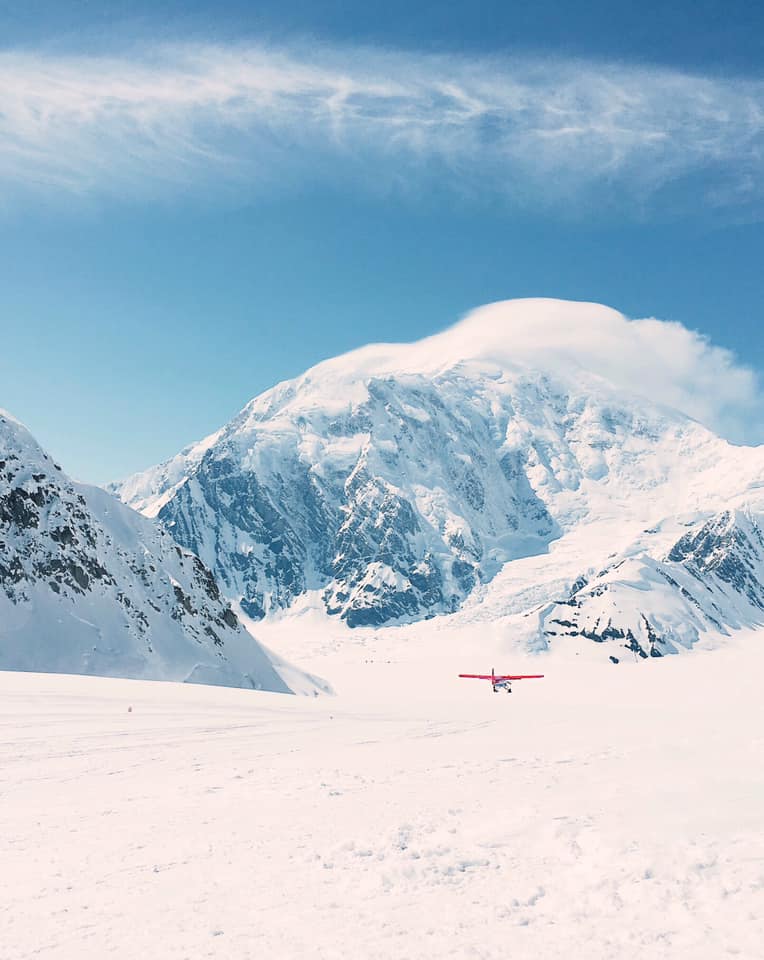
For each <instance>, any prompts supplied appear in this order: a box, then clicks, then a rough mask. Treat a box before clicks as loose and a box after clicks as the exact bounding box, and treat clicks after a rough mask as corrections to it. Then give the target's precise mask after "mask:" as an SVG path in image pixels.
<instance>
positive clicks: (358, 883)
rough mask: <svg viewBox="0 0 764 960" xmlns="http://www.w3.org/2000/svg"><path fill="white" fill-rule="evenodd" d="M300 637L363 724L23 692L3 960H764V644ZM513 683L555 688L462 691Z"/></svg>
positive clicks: (239, 704) (8, 834) (268, 711)
mask: <svg viewBox="0 0 764 960" xmlns="http://www.w3.org/2000/svg"><path fill="white" fill-rule="evenodd" d="M274 629H275V628H274ZM282 629H283V631H286V632H283V633H282V635H281V642H282V650H283V652H284V653H286V654H287V655H289V654H291V653H292V652H293V650H294V649H295V648H296V647H297V646H300V645H302V646H303V649H306V650H307V651H308V653H309V654H310V656H309V657H308V661H307V665H308V666H309V667H310V668H311V669H315V670H317V671H318V672H320V673H322V674H323V675H325V676H329V677H330V678H331V679H332V681H333V682H334V683H335V685H336V687H337V690H338V696H337V697H336V698H327V697H321V698H317V699H306V698H303V697H283V696H278V695H276V694H268V693H263V692H255V691H245V690H236V689H225V688H214V687H189V686H188V685H181V684H171V683H151V682H140V681H125V680H115V679H100V678H83V677H62V676H51V675H34V674H12V673H5V674H0V796H1V797H2V802H0V857H1V862H2V865H3V868H2V871H0V903H2V906H3V909H2V911H1V912H0V944H2V950H0V953H1V954H2V956H3V960H30V958H32V957H41V958H49V960H56V958H60V960H71V958H72V957H77V958H79V960H83V958H94V960H95V958H98V960H101V958H104V957H107V956H108V957H114V958H125V960H134V958H135V957H139V956H147V957H156V958H162V960H173V958H178V960H180V958H197V957H213V958H214V957H218V958H221V960H222V958H226V960H228V958H231V957H236V958H248V957H251V958H260V957H274V958H279V960H289V958H295V960H297V958H300V960H305V958H317V960H318V958H321V960H334V958H348V957H357V958H363V960H367V958H368V960H403V958H409V960H426V958H427V960H441V958H447V957H452V958H480V960H493V958H496V960H504V958H506V957H508V956H511V957H513V958H528V960H531V958H533V960H536V958H540V957H541V958H544V960H555V958H564V960H569V958H571V957H582V958H586V960H606V958H607V960H622V958H623V960H627V958H628V960H631V958H640V960H644V958H650V960H660V958H671V960H677V958H681V960H720V958H723V957H735V958H737V960H758V958H760V957H761V944H762V943H764V919H763V918H764V723H763V721H764V710H763V707H762V698H761V676H762V671H763V670H764V646H763V645H762V643H761V636H760V635H757V634H755V633H743V634H737V635H735V636H734V637H733V638H731V639H728V640H725V641H724V643H723V644H720V645H718V646H717V648H716V649H711V648H710V647H708V646H707V645H704V644H702V643H701V644H700V645H699V646H696V649H695V651H694V652H693V654H692V655H691V656H686V657H670V658H663V659H661V660H658V661H656V662H653V663H651V664H650V665H649V666H646V665H645V664H644V662H643V661H640V662H636V660H632V661H629V662H624V663H621V664H619V666H617V667H615V666H613V665H611V664H609V663H603V662H601V661H600V660H597V661H594V660H591V659H590V658H589V657H588V656H587V652H591V651H592V650H593V648H594V645H592V644H590V645H588V646H585V647H583V648H579V646H574V645H572V642H571V644H570V645H568V643H567V642H566V644H563V645H561V646H560V647H559V648H558V649H557V650H556V651H555V652H554V653H547V654H543V655H539V656H536V657H522V656H520V655H519V654H517V655H514V656H512V657H510V656H507V655H505V656H503V657H501V656H500V649H499V647H498V646H495V645H492V644H491V643H487V644H485V645H484V647H482V648H481V647H477V648H476V647H475V646H474V645H472V644H470V645H469V646H467V647H465V645H464V639H463V638H460V637H458V635H455V634H453V635H451V638H450V641H448V642H445V641H444V638H442V637H441V642H439V643H437V644H436V643H430V642H429V641H428V640H426V639H425V641H423V642H422V643H420V644H418V645H417V646H416V649H414V645H413V643H409V642H408V640H407V639H406V635H405V632H399V634H398V642H397V643H396V644H391V642H390V638H389V637H387V638H385V640H384V642H379V643H378V642H375V639H374V637H373V636H372V635H371V634H369V635H368V636H366V637H365V638H364V635H363V634H361V633H356V634H355V637H356V639H355V640H354V641H353V643H352V644H351V645H348V644H346V643H344V642H343V643H338V644H337V645H336V647H335V648H333V644H332V637H331V635H330V633H329V632H325V633H324V634H323V635H320V636H315V637H313V638H311V637H307V636H301V635H300V631H299V630H297V629H296V628H295V623H294V620H292V621H291V625H286V626H283V625H282ZM331 629H334V628H331ZM326 630H327V631H329V630H330V628H329V627H327V628H326ZM289 631H292V632H291V633H289ZM269 639H270V641H271V642H272V641H273V640H275V639H276V634H275V633H274V635H273V636H272V637H270V638H269ZM411 639H412V640H413V639H414V638H411ZM311 640H312V642H307V643H306V641H311ZM464 649H472V650H473V651H474V652H473V653H472V654H471V655H467V654H465V653H463V652H462V653H461V654H460V655H457V651H458V650H461V651H464ZM579 650H580V652H579ZM491 666H495V667H496V668H497V670H512V671H514V670H518V671H520V672H525V670H526V669H527V668H528V667H529V666H530V667H532V670H531V672H534V673H536V672H539V668H541V672H543V673H545V674H546V677H545V679H544V680H534V681H525V682H522V683H518V684H516V687H515V691H514V692H513V693H512V695H511V696H507V695H506V694H496V695H494V694H492V693H491V692H490V690H489V689H487V688H486V686H484V685H483V684H482V683H481V682H479V681H467V680H459V679H457V678H456V674H457V673H458V672H459V671H460V670H465V669H467V670H470V671H472V670H477V671H479V672H482V671H483V670H486V669H488V670H490V668H491Z"/></svg>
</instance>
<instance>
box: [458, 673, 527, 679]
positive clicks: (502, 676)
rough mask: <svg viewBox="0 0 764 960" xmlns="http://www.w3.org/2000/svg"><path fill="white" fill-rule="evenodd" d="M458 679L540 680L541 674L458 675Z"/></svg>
mask: <svg viewBox="0 0 764 960" xmlns="http://www.w3.org/2000/svg"><path fill="white" fill-rule="evenodd" d="M459 676H460V677H463V678H464V679H465V680H494V681H496V680H541V679H543V676H544V674H543V673H516V674H509V673H506V674H500V673H497V674H491V673H460V674H459Z"/></svg>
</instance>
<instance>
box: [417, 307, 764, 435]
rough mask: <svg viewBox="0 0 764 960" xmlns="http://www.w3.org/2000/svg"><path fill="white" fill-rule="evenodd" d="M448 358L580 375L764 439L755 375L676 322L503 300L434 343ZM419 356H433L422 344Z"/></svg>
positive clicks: (725, 430) (723, 431)
mask: <svg viewBox="0 0 764 960" xmlns="http://www.w3.org/2000/svg"><path fill="white" fill-rule="evenodd" d="M433 339H435V340H436V341H437V340H438V339H441V342H442V343H444V344H448V349H449V351H451V352H452V353H454V354H458V353H460V352H461V353H465V354H466V355H470V356H479V357H482V358H494V359H498V360H499V361H503V362H506V363H511V362H522V363H527V364H528V365H529V366H531V367H533V368H536V369H542V370H545V369H546V370H557V371H561V372H563V373H565V374H566V375H567V376H572V377H573V378H575V377H576V375H577V374H576V372H577V371H581V372H582V373H583V372H586V373H589V374H594V375H595V376H597V377H601V378H603V379H604V380H607V381H609V382H610V383H611V384H613V385H614V386H615V387H616V388H617V390H618V391H625V392H627V393H630V394H636V395H640V396H644V397H646V398H648V399H649V400H651V401H652V402H653V403H657V404H660V405H664V406H667V407H671V408H673V409H676V410H680V411H682V412H683V413H684V414H686V415H687V416H690V417H692V418H694V419H696V420H698V421H700V422H701V423H703V424H705V425H706V426H708V427H710V428H711V429H712V430H714V431H715V432H716V433H718V434H719V435H721V436H723V437H726V438H727V439H729V440H732V441H734V442H748V443H751V442H756V443H760V442H762V441H764V435H763V434H762V428H761V424H762V422H764V417H762V414H764V397H762V392H761V385H760V383H759V380H758V378H757V375H756V374H755V372H754V371H753V370H751V369H750V368H748V367H746V366H744V365H743V364H741V363H740V362H739V360H738V359H737V358H736V357H735V355H734V354H733V353H732V352H731V351H729V350H726V349H725V348H723V347H719V346H716V345H714V344H712V343H711V342H710V341H709V340H708V338H706V337H704V336H702V335H701V334H699V333H697V332H696V331H694V330H689V329H688V328H687V327H685V326H683V325H682V324H681V323H676V322H671V321H665V320H657V319H655V318H647V319H641V320H630V319H628V318H627V317H625V316H624V315H623V314H621V313H619V312H618V311H616V310H613V309H611V308H610V307H605V306H602V305H600V304H594V303H576V302H571V301H564V300H551V299H535V300H508V301H502V302H499V303H494V304H489V305H488V306H485V307H481V308H479V309H478V310H474V311H472V313H470V314H469V315H468V316H467V317H466V318H465V319H464V320H462V321H461V323H459V324H457V325H456V326H455V327H453V328H452V329H451V330H449V331H446V332H445V333H444V334H442V335H440V338H433ZM423 348H424V349H423V353H431V352H432V353H437V349H436V347H435V344H433V343H432V342H431V343H429V344H428V342H427V341H423Z"/></svg>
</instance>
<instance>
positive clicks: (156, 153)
mask: <svg viewBox="0 0 764 960" xmlns="http://www.w3.org/2000/svg"><path fill="white" fill-rule="evenodd" d="M0 90H1V91H2V97H1V99H0V182H2V183H4V184H5V185H6V188H8V187H11V186H15V187H28V188H33V189H41V188H42V189H45V188H48V189H52V190H59V191H60V190H64V191H71V192H74V193H83V194H89V193H103V192H112V193H117V194H130V193H133V192H136V191H140V192H145V191H152V190H153V191H163V190H167V189H168V188H171V189H183V188H186V187H197V186H199V185H201V184H207V185H209V184H210V183H213V182H214V183H217V184H225V183H235V184H237V185H238V186H241V185H244V184H248V185H250V186H252V187H253V188H255V189H257V188H258V187H262V186H264V185H265V186H267V185H269V184H273V183H276V182H282V181H283V180H285V179H286V180H288V179H289V178H290V177H298V178H305V177H313V178H324V177H338V176H341V177H343V178H344V177H347V176H348V175H352V176H357V177H359V178H361V179H364V180H366V181H367V182H371V181H373V180H375V179H376V180H378V181H379V180H382V181H383V182H385V183H387V184H403V185H407V184H414V185H416V184H417V183H418V182H420V178H421V177H422V176H426V175H428V174H429V175H434V176H437V177H438V178H439V179H440V180H441V181H442V180H447V181H448V180H450V182H451V183H453V184H454V185H456V186H457V187H459V188H461V189H464V190H466V191H485V190H493V191H500V192H505V193H507V194H509V195H511V196H514V197H515V198H516V199H518V200H522V199H523V198H524V197H526V196H528V195H529V194H530V195H532V196H533V198H534V199H535V200H536V201H538V200H539V198H542V199H544V200H546V201H547V202H550V203H553V204H554V203H559V202H567V201H568V200H570V199H571V198H580V197H581V195H582V194H586V192H587V191H592V190H594V191H596V194H595V196H596V198H597V200H598V202H602V203H608V202H616V203H618V204H619V205H620V204H622V203H624V201H626V202H629V203H633V204H637V205H639V204H642V203H643V202H644V201H645V199H646V198H647V197H649V196H650V195H651V194H653V193H654V192H655V191H656V190H658V189H659V188H660V187H662V186H663V185H665V184H667V183H669V182H674V181H676V180H678V179H681V178H695V177H698V176H699V177H700V178H701V179H702V182H703V184H704V186H703V191H704V195H705V197H706V198H707V201H708V202H710V203H716V204H720V205H723V206H729V205H735V206H749V205H750V204H751V202H752V201H757V200H759V199H760V198H761V194H762V192H763V188H764V178H763V177H762V174H761V155H762V148H763V147H764V83H762V82H760V81H741V80H726V79H711V78H703V77H698V76H691V75H688V74H683V73H679V72H676V71H670V70H665V69H652V68H651V69H648V68H642V67H629V66H623V65H621V66H619V65H602V64H599V65H598V64H594V63H588V62H581V61H575V62H573V61H560V60H541V59H535V60H534V59H528V58H524V59H522V58H514V57H509V56H507V57H503V58H498V57H497V58H492V59H486V58H484V59H478V58H475V59H468V58H463V57H445V56H433V55H418V54H413V53H390V52H382V51H379V50H372V49H366V50H364V49H361V50H357V49H348V48H345V49H326V48H321V49H320V50H318V51H307V50H306V49H304V48H303V49H297V48H294V49H291V50H286V49H283V50H274V49H269V48H266V47H248V48H233V47H221V46H208V47H203V46H180V47H164V48H157V49H155V50H153V51H149V52H148V53H143V54H141V55H140V56H136V55H130V56H128V55H124V56H111V57H96V56H65V55H55V54H50V53H41V52H39V53H34V52H13V51H6V52H4V53H0Z"/></svg>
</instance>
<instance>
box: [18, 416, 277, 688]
mask: <svg viewBox="0 0 764 960" xmlns="http://www.w3.org/2000/svg"><path fill="white" fill-rule="evenodd" d="M0 669H18V670H35V671H47V672H62V673H66V672H71V673H94V674H102V675H113V676H123V677H140V678H146V679H177V680H188V681H195V682H208V683H220V684H224V685H231V686H250V687H257V688H262V689H268V690H280V691H283V692H287V687H286V685H285V684H284V682H283V681H282V680H281V678H280V676H279V675H278V673H277V672H276V671H275V670H274V668H273V666H272V664H271V662H270V660H269V659H268V657H267V655H266V654H265V652H264V651H263V650H262V648H261V647H259V645H258V644H257V643H256V642H255V641H254V640H253V639H252V638H251V637H250V636H249V635H248V634H247V633H246V631H245V630H244V629H243V627H242V626H241V624H240V623H239V621H238V619H237V617H236V615H235V614H234V613H233V611H232V610H231V608H230V605H229V603H228V601H226V600H224V599H223V597H222V596H221V594H220V590H219V588H218V586H217V584H216V582H215V580H214V578H213V576H212V574H211V573H210V571H209V570H208V569H207V568H206V567H205V566H204V564H203V563H202V562H201V561H200V560H199V559H198V557H196V556H194V555H193V554H192V553H190V552H188V551H187V550H184V549H183V548H181V547H180V546H179V545H178V544H176V543H175V542H174V541H173V540H172V538H171V537H170V536H169V535H168V534H167V533H166V532H165V531H164V530H161V529H160V528H158V527H156V526H155V525H154V524H153V523H151V522H150V521H149V520H146V519H145V518H144V517H141V516H140V515H139V514H137V513H135V512H134V511H132V510H130V509H129V508H127V507H125V506H124V505H122V504H121V503H119V502H118V501H116V500H114V498H112V497H110V496H109V495H108V494H106V493H105V492H104V491H102V490H98V489H96V488H92V487H87V486H84V485H80V484H75V483H72V482H71V481H70V480H69V479H68V478H67V477H66V476H65V475H64V474H63V472H62V471H61V469H60V467H58V466H56V465H55V464H53V462H52V461H51V460H50V458H49V457H48V456H47V454H45V452H44V451H43V450H42V449H41V448H40V447H39V445H38V444H37V443H36V442H35V441H34V440H33V438H32V437H31V435H30V434H29V433H28V432H27V431H26V429H25V428H24V427H23V426H22V425H21V424H20V423H19V422H18V421H17V420H15V419H13V418H12V417H10V415H8V414H5V413H0Z"/></svg>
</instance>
